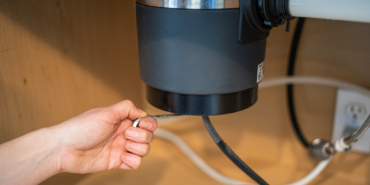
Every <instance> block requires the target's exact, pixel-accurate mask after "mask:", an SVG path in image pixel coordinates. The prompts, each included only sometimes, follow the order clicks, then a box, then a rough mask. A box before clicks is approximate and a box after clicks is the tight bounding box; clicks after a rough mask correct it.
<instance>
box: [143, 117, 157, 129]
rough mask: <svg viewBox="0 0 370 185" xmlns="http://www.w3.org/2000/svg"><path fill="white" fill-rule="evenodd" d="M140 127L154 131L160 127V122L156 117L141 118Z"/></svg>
mask: <svg viewBox="0 0 370 185" xmlns="http://www.w3.org/2000/svg"><path fill="white" fill-rule="evenodd" d="M139 127H140V128H142V129H145V130H148V131H152V132H154V131H155V130H156V129H157V127H158V123H157V121H156V120H155V119H154V118H151V117H146V118H143V119H142V120H140V123H139Z"/></svg>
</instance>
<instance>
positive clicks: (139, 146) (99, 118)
mask: <svg viewBox="0 0 370 185" xmlns="http://www.w3.org/2000/svg"><path fill="white" fill-rule="evenodd" d="M145 116H147V114H146V113H145V112H143V111H141V110H139V109H137V108H136V107H135V105H134V104H133V103H132V102H131V101H128V100H125V101H122V102H119V103H117V104H114V105H111V106H108V107H103V108H96V109H92V110H89V111H87V112H85V113H83V114H81V115H79V116H77V117H74V118H71V119H69V120H67V121H65V122H63V123H61V124H59V125H56V126H54V127H52V129H54V130H55V132H54V133H57V135H58V137H59V139H58V141H59V144H58V146H60V147H59V148H58V150H59V151H58V152H57V153H58V157H57V159H58V162H57V164H58V167H57V168H58V169H59V171H60V172H69V173H92V172H98V171H104V170H109V169H125V170H130V169H137V168H138V167H139V166H140V164H141V158H142V157H144V156H146V155H147V154H148V152H149V149H150V146H149V143H150V142H151V141H152V139H153V137H154V136H153V131H155V130H156V128H157V126H158V125H157V122H156V121H155V119H153V118H149V117H148V118H143V119H142V120H141V121H140V124H139V127H138V128H134V127H132V124H133V121H134V120H135V119H137V118H141V117H145Z"/></svg>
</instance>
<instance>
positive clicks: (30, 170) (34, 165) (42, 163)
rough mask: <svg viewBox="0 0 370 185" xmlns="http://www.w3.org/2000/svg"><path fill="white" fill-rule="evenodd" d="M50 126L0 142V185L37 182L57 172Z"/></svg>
mask: <svg viewBox="0 0 370 185" xmlns="http://www.w3.org/2000/svg"><path fill="white" fill-rule="evenodd" d="M57 146H58V140H57V137H56V133H53V129H50V128H44V129H40V130H36V131H34V132H31V133H29V134H26V135H24V136H21V137H19V138H16V139H14V140H12V141H9V142H7V143H4V144H2V145H0V182H1V184H12V185H13V184H39V183H41V182H42V181H44V180H45V179H47V178H49V177H51V176H53V175H55V174H57V173H58V169H59V167H58V161H57V160H58V157H57V150H58V148H57Z"/></svg>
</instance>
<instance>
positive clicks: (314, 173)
mask: <svg viewBox="0 0 370 185" xmlns="http://www.w3.org/2000/svg"><path fill="white" fill-rule="evenodd" d="M332 158H333V157H330V158H329V159H326V160H323V161H321V162H320V163H319V164H318V165H317V166H316V167H315V169H313V170H312V171H311V173H309V174H308V175H307V176H306V177H304V178H303V179H301V180H299V181H297V182H294V183H292V184H289V185H303V184H308V183H309V182H311V181H312V180H313V179H315V178H316V177H317V176H318V175H319V174H320V173H321V172H322V171H323V170H324V169H325V168H326V166H328V164H329V163H330V161H331V160H332Z"/></svg>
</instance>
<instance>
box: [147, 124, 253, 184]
mask: <svg viewBox="0 0 370 185" xmlns="http://www.w3.org/2000/svg"><path fill="white" fill-rule="evenodd" d="M154 134H155V136H156V137H160V138H162V139H167V140H169V141H171V142H173V143H174V144H175V145H176V146H177V147H179V148H180V150H182V151H183V152H184V153H185V155H187V156H188V157H189V159H190V160H191V161H193V162H194V164H195V165H197V166H198V168H200V169H201V170H202V171H203V172H205V173H206V174H207V175H209V176H210V177H212V178H213V179H215V180H217V181H218V182H221V183H224V184H250V183H247V182H242V181H238V180H234V179H231V178H228V177H225V176H223V175H222V174H220V173H218V172H217V171H216V170H214V169H213V168H211V167H210V166H208V165H207V163H205V162H204V161H203V160H202V159H201V158H200V157H199V156H198V155H197V154H196V153H195V152H194V151H193V150H192V149H191V148H190V147H189V146H188V145H187V144H186V143H185V142H184V141H183V140H182V139H181V138H179V137H178V136H176V135H175V134H173V133H171V132H169V131H167V130H163V129H160V128H158V129H157V130H156V131H155V132H154Z"/></svg>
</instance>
